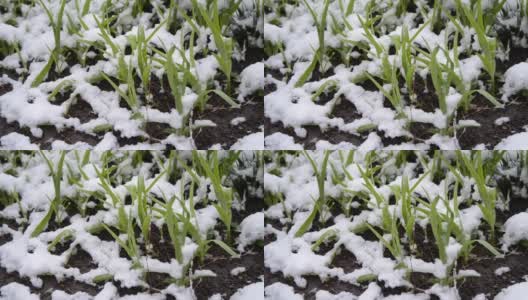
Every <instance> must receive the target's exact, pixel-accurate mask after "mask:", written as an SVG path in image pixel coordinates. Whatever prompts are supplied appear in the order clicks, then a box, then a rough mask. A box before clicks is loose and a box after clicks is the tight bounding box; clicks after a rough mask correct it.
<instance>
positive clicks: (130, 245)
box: [102, 214, 142, 268]
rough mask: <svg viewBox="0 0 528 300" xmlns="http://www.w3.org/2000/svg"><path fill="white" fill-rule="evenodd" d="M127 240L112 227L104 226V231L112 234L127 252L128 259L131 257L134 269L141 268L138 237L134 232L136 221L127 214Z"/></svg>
mask: <svg viewBox="0 0 528 300" xmlns="http://www.w3.org/2000/svg"><path fill="white" fill-rule="evenodd" d="M125 216H126V219H127V220H126V224H127V227H126V231H125V232H126V233H125V234H126V240H122V239H121V238H120V237H119V235H117V234H116V233H115V232H114V231H113V230H112V229H111V228H110V227H108V226H107V225H106V224H102V225H103V227H104V229H106V231H108V233H110V235H111V236H112V237H113V238H114V239H115V240H116V242H117V243H118V244H119V246H121V248H123V249H124V250H125V252H126V253H127V255H128V257H130V258H131V259H132V261H133V264H132V268H141V267H142V266H141V262H140V258H141V255H140V252H139V247H138V245H137V242H136V235H135V232H134V219H133V218H129V217H128V216H127V215H126V214H125Z"/></svg>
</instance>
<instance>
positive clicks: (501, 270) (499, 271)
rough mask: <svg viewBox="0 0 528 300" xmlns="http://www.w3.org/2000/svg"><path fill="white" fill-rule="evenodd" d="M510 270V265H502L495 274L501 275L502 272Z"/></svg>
mask: <svg viewBox="0 0 528 300" xmlns="http://www.w3.org/2000/svg"><path fill="white" fill-rule="evenodd" d="M510 271H511V270H510V268H509V267H500V268H498V269H496V270H495V275H497V276H501V275H502V274H505V273H508V272H510Z"/></svg>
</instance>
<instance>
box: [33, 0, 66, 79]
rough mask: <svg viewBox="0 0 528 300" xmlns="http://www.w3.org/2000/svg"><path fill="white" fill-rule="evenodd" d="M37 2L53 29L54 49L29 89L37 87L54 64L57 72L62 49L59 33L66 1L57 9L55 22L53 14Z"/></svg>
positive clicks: (40, 1)
mask: <svg viewBox="0 0 528 300" xmlns="http://www.w3.org/2000/svg"><path fill="white" fill-rule="evenodd" d="M38 1H39V3H40V4H41V5H42V7H43V8H44V10H45V11H46V14H47V15H48V19H49V22H50V24H51V27H52V28H53V38H54V40H55V48H54V49H53V50H52V51H51V54H50V59H49V60H48V63H47V64H46V65H45V66H44V68H42V70H41V71H40V72H39V73H38V75H37V76H36V77H35V79H34V80H33V82H32V83H31V87H37V86H38V85H39V84H41V83H42V82H43V81H44V79H46V76H48V73H49V72H50V70H51V68H52V67H53V65H54V64H55V66H56V67H57V71H58V64H59V59H60V55H61V49H62V48H61V43H60V41H61V39H60V33H61V31H62V18H63V16H64V8H65V7H66V0H62V1H61V5H60V8H59V13H58V15H57V19H56V20H55V19H54V15H53V13H52V12H51V11H50V10H49V8H48V7H47V6H46V5H45V4H44V2H43V0H38Z"/></svg>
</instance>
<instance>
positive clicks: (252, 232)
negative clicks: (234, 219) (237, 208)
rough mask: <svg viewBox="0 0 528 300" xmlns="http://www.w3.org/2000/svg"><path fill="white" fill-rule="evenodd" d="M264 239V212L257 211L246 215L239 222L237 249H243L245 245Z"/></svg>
mask: <svg viewBox="0 0 528 300" xmlns="http://www.w3.org/2000/svg"><path fill="white" fill-rule="evenodd" d="M263 239H264V213H262V212H258V213H254V214H252V215H250V216H248V217H246V218H245V219H244V220H243V221H242V223H240V236H239V240H238V250H239V251H243V250H244V248H245V247H247V246H249V245H251V244H253V243H254V242H256V241H258V240H263Z"/></svg>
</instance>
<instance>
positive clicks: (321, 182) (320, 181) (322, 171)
mask: <svg viewBox="0 0 528 300" xmlns="http://www.w3.org/2000/svg"><path fill="white" fill-rule="evenodd" d="M303 153H304V155H305V156H306V158H307V159H308V160H309V161H310V164H311V165H312V169H313V171H314V173H315V177H316V179H317V187H318V188H319V198H318V199H317V200H316V201H315V205H314V208H313V210H312V212H311V213H310V215H308V218H306V220H305V221H304V223H303V224H302V225H301V226H300V227H299V229H298V230H297V232H296V233H295V236H296V237H301V236H302V235H303V234H304V233H305V232H306V231H308V229H310V227H311V226H312V223H313V221H314V219H315V216H316V215H317V213H318V212H319V211H320V210H322V209H324V205H325V204H326V196H325V181H326V171H327V167H328V158H329V157H330V153H331V152H330V151H325V152H324V156H323V162H322V164H321V167H318V166H317V164H316V163H315V161H314V160H313V159H312V157H311V156H310V154H308V152H307V151H304V152H303Z"/></svg>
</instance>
